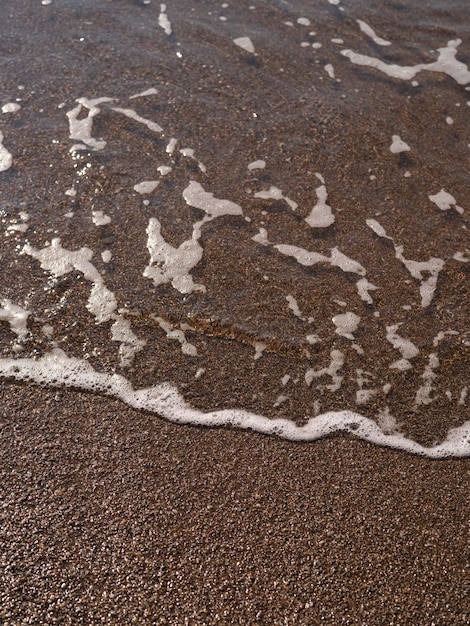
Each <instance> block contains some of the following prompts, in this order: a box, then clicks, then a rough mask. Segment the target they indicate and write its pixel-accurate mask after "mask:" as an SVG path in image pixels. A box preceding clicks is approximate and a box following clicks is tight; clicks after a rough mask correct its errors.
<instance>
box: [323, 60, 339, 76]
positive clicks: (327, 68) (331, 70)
mask: <svg viewBox="0 0 470 626" xmlns="http://www.w3.org/2000/svg"><path fill="white" fill-rule="evenodd" d="M323 69H324V70H325V72H326V73H327V74H328V76H329V77H330V78H336V77H335V68H334V67H333V66H332V65H331V63H327V64H326V65H325V66H324V68H323Z"/></svg>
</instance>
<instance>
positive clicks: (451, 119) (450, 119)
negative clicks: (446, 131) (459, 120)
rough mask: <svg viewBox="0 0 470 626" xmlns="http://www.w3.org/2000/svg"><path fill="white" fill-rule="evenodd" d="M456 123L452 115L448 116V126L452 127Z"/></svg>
mask: <svg viewBox="0 0 470 626" xmlns="http://www.w3.org/2000/svg"><path fill="white" fill-rule="evenodd" d="M453 123H454V120H453V118H452V117H450V115H448V116H447V117H446V124H449V126H452V124H453Z"/></svg>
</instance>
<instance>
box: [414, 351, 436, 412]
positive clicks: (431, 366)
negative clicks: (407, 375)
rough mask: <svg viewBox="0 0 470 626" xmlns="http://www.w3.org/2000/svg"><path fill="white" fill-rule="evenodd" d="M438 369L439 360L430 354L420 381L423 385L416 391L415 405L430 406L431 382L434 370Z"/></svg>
mask: <svg viewBox="0 0 470 626" xmlns="http://www.w3.org/2000/svg"><path fill="white" fill-rule="evenodd" d="M438 367H439V358H438V356H437V354H436V353H435V352H432V353H431V354H430V355H429V358H428V364H427V365H426V367H425V368H424V372H423V375H422V379H423V380H424V383H423V385H421V387H419V388H418V390H417V391H416V398H415V404H416V405H418V406H419V405H420V404H430V403H431V402H433V400H434V398H432V397H431V393H432V392H433V390H434V387H433V381H434V379H435V378H436V374H435V373H434V370H435V369H437V368H438Z"/></svg>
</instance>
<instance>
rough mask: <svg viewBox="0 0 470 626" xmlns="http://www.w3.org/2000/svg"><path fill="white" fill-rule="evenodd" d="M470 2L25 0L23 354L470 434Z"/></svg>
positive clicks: (68, 370)
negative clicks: (163, 2) (469, 366)
mask: <svg viewBox="0 0 470 626" xmlns="http://www.w3.org/2000/svg"><path fill="white" fill-rule="evenodd" d="M469 17H470V16H469V9H468V6H467V3H466V2H463V1H458V2H433V3H426V6H425V7H424V6H423V3H420V2H411V1H406V2H391V3H386V6H384V5H383V3H382V2H378V1H377V2H372V1H370V2H346V1H341V2H339V3H337V2H333V1H328V0H322V1H320V0H319V1H316V2H281V1H279V2H274V1H271V2H251V3H249V2H237V3H233V5H232V4H230V3H214V2H182V1H181V2H177V1H171V2H167V3H166V4H165V5H164V4H160V3H156V2H150V3H148V4H144V3H143V2H130V1H128V2H124V1H102V2H85V1H76V0H74V1H72V0H70V1H69V2H67V1H60V0H52V2H50V3H49V4H48V3H47V2H46V4H44V3H41V2H35V3H34V4H33V3H31V2H29V3H26V2H3V3H2V5H1V6H0V23H1V24H2V26H1V27H0V28H1V29H2V37H1V47H0V62H1V65H2V89H1V92H0V96H1V102H0V104H1V106H2V107H3V108H2V114H1V117H0V132H1V133H2V135H1V136H0V139H1V146H2V147H1V148H0V169H1V170H2V171H1V172H0V188H1V195H0V210H1V224H2V229H3V231H4V234H3V246H2V251H1V262H2V266H1V267H2V269H1V272H2V279H1V284H0V349H1V355H2V358H1V359H0V374H1V375H2V376H3V377H5V378H12V377H13V378H17V379H20V380H26V381H31V382H33V383H40V384H52V385H56V384H59V385H63V384H65V385H72V386H78V387H81V388H85V389H90V390H94V391H98V392H102V393H108V394H111V395H116V396H117V397H120V398H122V399H123V400H124V401H125V402H128V403H130V404H131V405H133V406H137V407H140V408H143V409H149V410H154V411H155V412H156V413H158V414H159V415H163V416H164V417H167V418H168V419H172V420H175V421H181V422H190V423H197V424H205V425H234V426H237V427H245V428H253V429H255V430H259V431H261V432H268V433H275V434H279V435H281V436H285V437H288V438H291V439H307V440H310V439H315V438H318V437H320V436H323V435H325V434H329V433H331V432H335V431H336V430H347V431H350V432H353V433H355V434H356V435H358V436H360V437H363V438H365V439H368V440H370V441H373V442H374V443H378V444H381V445H389V446H392V447H398V448H403V449H406V450H409V451H411V452H419V453H425V454H428V455H430V456H437V457H438V456H443V455H448V454H455V455H458V456H463V455H467V454H468V452H469V447H470V435H469V422H467V421H466V420H468V405H469V402H470V400H469V399H468V391H469V386H470V380H469V378H470V377H469V375H468V361H469V359H468V355H469V350H470V324H469V314H468V311H469V265H468V261H469V259H470V237H469V234H468V212H469V210H470V206H469V205H468V198H467V196H468V184H469V171H468V163H469V151H470V132H469V128H470V127H469V124H468V116H469V113H470V109H469V102H470V71H469V69H468V68H469V66H470V32H469V31H470V20H469ZM145 389H147V391H145ZM136 390H137V391H136ZM138 390H140V391H138ZM191 407H192V408H191ZM442 442H444V443H442ZM423 446H424V447H423Z"/></svg>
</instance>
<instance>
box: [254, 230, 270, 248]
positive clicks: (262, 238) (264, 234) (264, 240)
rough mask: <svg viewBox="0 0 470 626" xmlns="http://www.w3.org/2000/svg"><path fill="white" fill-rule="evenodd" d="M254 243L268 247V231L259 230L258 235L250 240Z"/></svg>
mask: <svg viewBox="0 0 470 626" xmlns="http://www.w3.org/2000/svg"><path fill="white" fill-rule="evenodd" d="M251 239H252V240H253V241H256V243H260V244H261V245H262V246H270V245H271V242H270V241H269V239H268V231H267V230H266V228H260V229H259V233H258V234H257V235H255V236H254V237H252V238H251Z"/></svg>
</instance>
